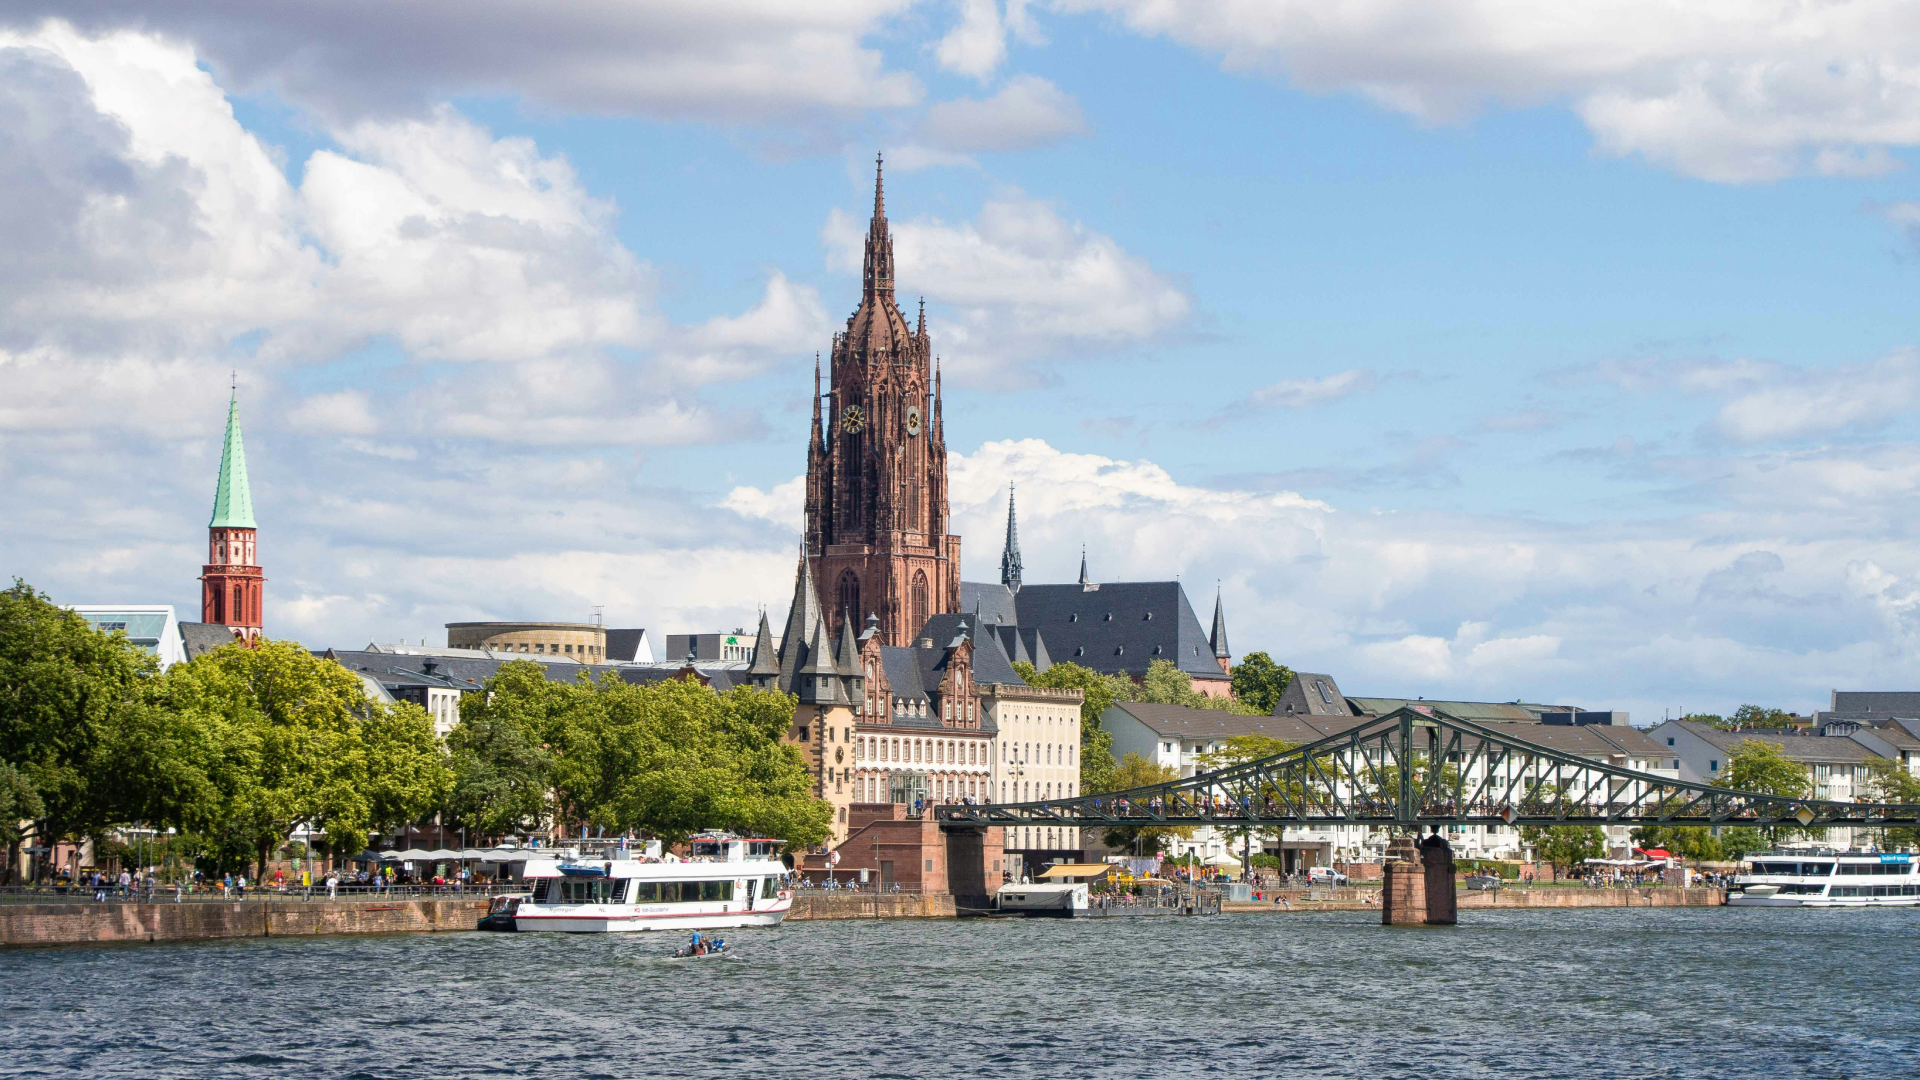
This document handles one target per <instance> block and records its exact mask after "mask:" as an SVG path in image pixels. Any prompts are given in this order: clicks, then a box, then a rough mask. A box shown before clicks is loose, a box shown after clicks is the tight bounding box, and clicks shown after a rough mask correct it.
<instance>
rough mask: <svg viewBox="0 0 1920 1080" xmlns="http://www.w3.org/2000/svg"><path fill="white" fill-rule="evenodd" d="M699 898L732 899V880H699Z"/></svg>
mask: <svg viewBox="0 0 1920 1080" xmlns="http://www.w3.org/2000/svg"><path fill="white" fill-rule="evenodd" d="M700 899H702V900H731V899H733V882H731V881H703V882H701V883H700Z"/></svg>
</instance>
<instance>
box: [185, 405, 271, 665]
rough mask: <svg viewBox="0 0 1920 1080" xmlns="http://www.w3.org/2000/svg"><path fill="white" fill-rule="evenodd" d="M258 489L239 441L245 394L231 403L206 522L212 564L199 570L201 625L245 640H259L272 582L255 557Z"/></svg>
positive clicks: (209, 562)
mask: <svg viewBox="0 0 1920 1080" xmlns="http://www.w3.org/2000/svg"><path fill="white" fill-rule="evenodd" d="M255 528H256V527H255V525H254V522H253V490H252V488H250V487H248V486H247V449H246V447H245V446H244V445H243V444H242V443H241V441H240V394H239V391H238V390H237V389H236V390H235V391H234V395H233V398H232V400H231V401H229V402H228V403H227V439H226V445H225V447H224V448H223V449H222V450H221V451H220V480H219V484H218V486H216V487H215V488H214V493H213V519H212V520H211V521H209V522H207V565H205V566H203V567H201V568H200V620H201V621H202V622H208V623H213V624H214V625H216V626H224V627H226V628H227V629H229V630H231V631H233V636H234V637H237V638H239V639H241V640H243V641H256V640H258V639H259V637H260V601H261V599H262V598H263V593H264V590H265V587H266V582H267V579H266V578H265V577H263V576H261V573H260V563H259V561H258V560H257V557H256V555H255V552H254V548H253V544H254V532H255Z"/></svg>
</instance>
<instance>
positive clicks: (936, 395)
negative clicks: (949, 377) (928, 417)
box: [933, 356, 941, 434]
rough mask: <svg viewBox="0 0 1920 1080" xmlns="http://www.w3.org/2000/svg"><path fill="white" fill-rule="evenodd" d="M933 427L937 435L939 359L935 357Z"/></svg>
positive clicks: (939, 425) (939, 426) (938, 424)
mask: <svg viewBox="0 0 1920 1080" xmlns="http://www.w3.org/2000/svg"><path fill="white" fill-rule="evenodd" d="M933 426H934V431H935V433H936V434H938V433H939V431H940V428H941V424H940V358H939V357H937V356H936V357H934V358H933Z"/></svg>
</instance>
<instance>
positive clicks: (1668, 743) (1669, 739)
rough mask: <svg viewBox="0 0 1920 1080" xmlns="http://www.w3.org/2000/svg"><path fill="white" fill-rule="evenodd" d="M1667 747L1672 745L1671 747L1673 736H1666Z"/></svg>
mask: <svg viewBox="0 0 1920 1080" xmlns="http://www.w3.org/2000/svg"><path fill="white" fill-rule="evenodd" d="M1667 745H1668V746H1672V745H1673V736H1671V735H1669V736H1667Z"/></svg>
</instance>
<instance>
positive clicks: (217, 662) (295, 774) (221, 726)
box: [159, 640, 374, 877]
mask: <svg viewBox="0 0 1920 1080" xmlns="http://www.w3.org/2000/svg"><path fill="white" fill-rule="evenodd" d="M159 692H160V696H161V697H162V699H163V700H164V702H165V704H166V706H167V707H168V708H169V709H171V710H172V711H173V712H175V713H177V714H179V715H181V716H184V717H188V718H190V719H191V721H192V722H193V724H194V725H195V726H196V727H197V728H198V730H200V731H202V732H205V733H207V734H208V735H209V736H210V737H211V738H213V739H214V740H215V741H216V742H217V743H218V745H219V755H218V764H217V765H216V766H215V768H214V769H213V770H212V776H211V778H210V779H211V782H212V786H213V787H214V789H215V791H216V796H215V798H213V799H212V800H210V801H209V803H208V804H207V805H206V806H205V808H204V809H203V810H200V811H199V812H197V813H196V814H195V815H194V818H195V820H192V821H189V822H188V824H190V825H196V826H198V827H199V828H197V830H196V831H198V832H201V833H202V834H203V835H204V836H205V838H206V839H207V841H208V843H209V846H210V847H212V848H214V849H215V850H219V851H232V850H234V849H237V848H244V849H245V850H247V851H250V852H251V853H253V855H254V856H255V872H256V873H257V874H258V875H259V876H262V877H264V876H265V875H266V864H267V858H268V856H269V855H270V854H271V853H272V852H273V851H275V850H276V849H278V848H279V846H280V845H281V844H282V843H284V842H285V841H286V840H287V838H288V837H289V836H290V835H291V834H292V832H293V830H294V829H295V828H296V827H298V826H301V825H305V826H307V827H308V828H310V829H318V830H323V831H324V832H325V833H326V838H327V845H328V847H329V848H330V849H332V851H333V852H334V853H335V854H337V855H352V854H355V853H357V852H358V851H360V849H361V848H363V847H365V846H366V841H367V835H368V833H369V831H370V830H371V828H372V826H373V813H374V811H373V805H372V800H371V798H370V794H369V787H370V784H369V782H368V776H367V773H366V767H367V763H368V758H367V753H366V747H365V744H364V742H363V741H362V731H361V724H362V717H363V716H365V715H366V714H367V711H368V709H369V707H370V706H372V702H370V701H369V700H368V698H367V696H366V691H365V689H364V688H363V685H362V684H361V682H360V679H359V678H358V677H357V676H356V675H354V674H353V673H352V672H350V671H348V670H347V669H345V668H343V667H341V666H340V665H338V664H335V663H333V662H332V661H329V660H325V659H322V658H320V657H316V656H314V655H313V654H312V653H311V652H308V651H307V650H306V649H304V648H301V647H300V646H299V645H298V644H296V643H293V642H286V641H270V640H261V641H259V642H256V643H254V644H252V645H251V646H250V647H249V646H247V645H242V644H238V643H236V644H233V645H225V646H222V647H220V648H218V649H214V650H213V651H211V652H208V653H206V654H204V655H202V656H199V657H196V658H194V659H193V660H190V661H188V662H186V663H184V664H175V665H174V666H173V667H172V668H171V669H169V670H168V671H167V673H166V674H165V675H164V676H162V677H161V678H160V688H159Z"/></svg>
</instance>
